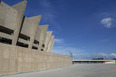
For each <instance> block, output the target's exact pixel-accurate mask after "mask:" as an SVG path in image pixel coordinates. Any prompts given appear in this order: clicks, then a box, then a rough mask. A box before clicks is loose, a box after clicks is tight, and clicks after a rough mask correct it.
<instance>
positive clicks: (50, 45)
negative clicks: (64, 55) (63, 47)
mask: <svg viewBox="0 0 116 77" xmlns="http://www.w3.org/2000/svg"><path fill="white" fill-rule="evenodd" d="M54 41H55V40H54V36H52V37H51V39H50V42H49V44H48V49H47V52H51V51H52V48H53V45H54Z"/></svg>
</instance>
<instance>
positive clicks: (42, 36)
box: [35, 25, 48, 51]
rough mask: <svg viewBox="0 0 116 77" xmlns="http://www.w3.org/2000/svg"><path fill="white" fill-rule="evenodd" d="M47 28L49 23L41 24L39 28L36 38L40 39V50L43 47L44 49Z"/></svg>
mask: <svg viewBox="0 0 116 77" xmlns="http://www.w3.org/2000/svg"><path fill="white" fill-rule="evenodd" d="M47 29H48V25H40V26H38V28H37V32H36V35H35V39H36V40H37V41H39V45H38V50H39V51H41V49H42V45H43V42H44V39H45V36H46V32H47Z"/></svg>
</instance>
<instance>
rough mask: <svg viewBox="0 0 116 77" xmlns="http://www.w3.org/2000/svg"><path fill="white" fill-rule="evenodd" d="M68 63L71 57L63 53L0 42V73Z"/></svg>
mask: <svg viewBox="0 0 116 77" xmlns="http://www.w3.org/2000/svg"><path fill="white" fill-rule="evenodd" d="M70 65H72V59H71V58H69V57H66V56H63V55H59V54H54V53H50V52H39V51H37V50H33V49H28V48H22V47H18V46H11V45H7V44H1V43H0V75H6V74H14V73H20V72H29V71H37V70H46V69H53V68H59V67H64V66H70Z"/></svg>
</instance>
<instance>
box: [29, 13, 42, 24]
mask: <svg viewBox="0 0 116 77" xmlns="http://www.w3.org/2000/svg"><path fill="white" fill-rule="evenodd" d="M28 19H29V20H30V21H31V22H33V23H35V24H39V23H40V20H41V15H39V16H34V17H29V18H28Z"/></svg>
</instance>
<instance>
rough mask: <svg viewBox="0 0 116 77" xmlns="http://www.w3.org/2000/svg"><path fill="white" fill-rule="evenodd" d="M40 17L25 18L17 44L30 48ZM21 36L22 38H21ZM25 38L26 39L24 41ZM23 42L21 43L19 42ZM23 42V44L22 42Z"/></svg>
mask: <svg viewBox="0 0 116 77" xmlns="http://www.w3.org/2000/svg"><path fill="white" fill-rule="evenodd" d="M40 20H41V15H39V16H34V17H30V18H27V17H25V20H24V23H23V25H22V29H21V32H20V35H19V40H18V42H21V43H24V44H25V43H26V44H28V48H30V49H31V48H32V45H33V42H34V37H35V34H36V31H37V27H38V24H39V23H40ZM22 36H23V37H22ZM26 38H27V39H26ZM21 40H23V41H21ZM24 41H25V42H24Z"/></svg>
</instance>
